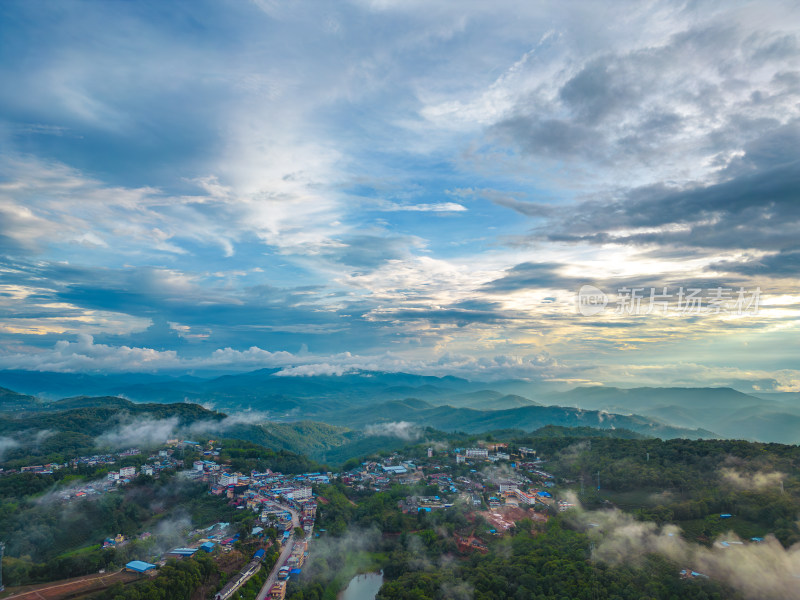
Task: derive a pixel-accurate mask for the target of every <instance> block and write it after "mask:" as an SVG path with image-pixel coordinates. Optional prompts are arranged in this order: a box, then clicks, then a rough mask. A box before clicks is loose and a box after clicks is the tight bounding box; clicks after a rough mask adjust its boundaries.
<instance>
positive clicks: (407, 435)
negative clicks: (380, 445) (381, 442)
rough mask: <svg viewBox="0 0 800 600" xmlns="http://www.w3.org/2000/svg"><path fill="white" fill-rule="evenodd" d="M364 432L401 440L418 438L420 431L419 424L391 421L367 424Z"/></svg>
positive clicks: (369, 434)
mask: <svg viewBox="0 0 800 600" xmlns="http://www.w3.org/2000/svg"><path fill="white" fill-rule="evenodd" d="M364 433H365V434H366V435H368V436H389V437H396V438H400V439H401V440H416V439H419V437H420V435H421V434H422V432H421V431H420V428H419V425H416V424H414V423H409V422H408V421H392V422H391V423H376V424H374V425H367V426H366V427H365V428H364Z"/></svg>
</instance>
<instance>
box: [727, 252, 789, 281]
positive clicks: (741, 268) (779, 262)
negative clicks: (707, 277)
mask: <svg viewBox="0 0 800 600" xmlns="http://www.w3.org/2000/svg"><path fill="white" fill-rule="evenodd" d="M712 267H713V268H714V269H718V270H720V271H727V272H734V273H741V274H742V275H771V276H773V277H792V278H797V277H800V248H792V249H788V250H781V251H780V252H777V253H775V254H769V255H767V256H764V257H762V258H759V259H755V260H750V261H741V262H733V261H723V262H719V263H716V264H714V265H712Z"/></svg>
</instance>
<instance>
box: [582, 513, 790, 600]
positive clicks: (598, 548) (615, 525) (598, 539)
mask: <svg viewBox="0 0 800 600" xmlns="http://www.w3.org/2000/svg"><path fill="white" fill-rule="evenodd" d="M574 519H575V520H576V522H577V523H579V524H580V526H581V527H583V528H585V529H586V530H587V533H588V534H589V536H590V538H592V539H593V541H594V544H595V546H594V551H593V554H592V557H593V558H594V559H595V560H599V561H603V562H607V563H610V564H626V565H630V564H639V563H641V561H642V560H643V558H644V557H645V556H646V555H647V554H653V553H655V554H660V555H662V556H665V557H666V558H668V559H670V560H671V561H672V562H674V563H676V564H677V565H678V566H680V567H681V568H691V569H693V570H694V571H697V572H699V573H703V574H704V575H707V576H708V577H710V578H711V579H713V580H717V581H721V582H723V583H725V584H726V585H729V586H731V587H732V588H733V589H735V590H736V591H737V592H738V593H740V594H742V596H743V597H744V598H747V599H748V600H791V599H792V598H794V597H795V596H796V593H797V575H798V573H800V544H795V545H794V546H792V547H790V548H784V547H783V546H781V544H780V542H778V541H777V540H776V539H775V538H774V537H773V536H768V537H767V538H765V540H764V541H763V542H761V543H750V542H745V543H741V544H739V543H736V544H731V545H730V546H729V547H727V548H725V547H720V546H718V545H716V544H715V545H713V546H712V547H710V548H708V547H706V546H701V545H698V544H693V543H690V542H687V541H685V540H684V539H683V538H682V537H681V532H680V529H678V528H677V527H675V526H674V525H664V526H663V527H659V526H657V525H656V524H655V523H652V522H649V521H637V520H635V519H634V518H633V517H632V516H631V515H628V514H626V513H622V512H620V511H617V510H610V511H588V512H584V511H582V510H581V509H580V507H579V508H578V510H577V511H576V514H575V515H574ZM722 537H723V539H725V540H728V541H734V542H739V541H740V540H739V538H738V537H736V535H735V534H733V533H728V534H726V535H724V536H722Z"/></svg>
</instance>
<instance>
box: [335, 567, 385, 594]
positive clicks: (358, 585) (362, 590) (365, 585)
mask: <svg viewBox="0 0 800 600" xmlns="http://www.w3.org/2000/svg"><path fill="white" fill-rule="evenodd" d="M382 585H383V573H366V574H363V575H356V576H355V577H353V578H352V579H351V580H350V583H348V584H347V587H346V588H345V589H344V591H342V593H341V594H339V599H338V600H375V596H376V595H377V593H378V590H380V589H381V586H382Z"/></svg>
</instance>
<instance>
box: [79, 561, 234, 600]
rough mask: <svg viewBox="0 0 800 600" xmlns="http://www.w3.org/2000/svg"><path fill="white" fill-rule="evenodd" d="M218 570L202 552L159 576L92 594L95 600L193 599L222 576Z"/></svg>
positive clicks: (166, 568)
mask: <svg viewBox="0 0 800 600" xmlns="http://www.w3.org/2000/svg"><path fill="white" fill-rule="evenodd" d="M219 574H220V573H219V568H218V567H217V564H216V562H214V559H213V558H211V557H210V556H208V555H206V554H203V553H201V552H199V553H197V554H196V555H195V556H194V557H192V558H190V559H184V560H181V561H170V562H168V563H167V564H166V565H165V566H164V567H161V569H159V573H158V576H157V577H154V578H153V579H151V580H148V581H143V582H141V583H135V584H131V585H129V586H123V585H122V584H121V583H117V584H114V585H113V586H111V587H110V588H108V589H107V590H105V591H103V592H99V593H97V594H94V595H92V599H93V600H191V598H192V597H193V595H194V593H195V591H196V590H197V589H198V588H200V587H201V586H203V585H204V584H207V583H209V582H210V581H212V579H213V578H216V577H219Z"/></svg>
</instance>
